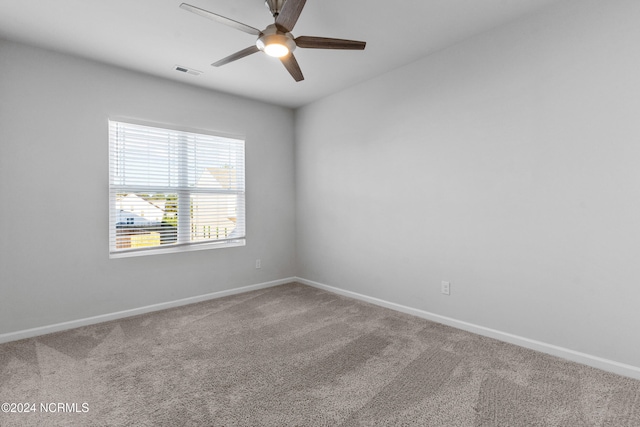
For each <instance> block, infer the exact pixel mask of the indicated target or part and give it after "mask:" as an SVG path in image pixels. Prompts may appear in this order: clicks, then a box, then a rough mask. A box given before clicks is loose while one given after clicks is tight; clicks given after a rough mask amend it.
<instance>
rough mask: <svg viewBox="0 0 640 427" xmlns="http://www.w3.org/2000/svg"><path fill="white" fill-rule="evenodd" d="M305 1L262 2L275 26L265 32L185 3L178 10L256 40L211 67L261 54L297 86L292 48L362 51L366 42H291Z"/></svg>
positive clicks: (306, 38)
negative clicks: (277, 61) (275, 62)
mask: <svg viewBox="0 0 640 427" xmlns="http://www.w3.org/2000/svg"><path fill="white" fill-rule="evenodd" d="M306 1H307V0H265V3H266V5H267V7H268V8H269V10H270V11H271V14H272V15H273V17H274V19H275V23H273V24H271V25H268V26H267V28H265V29H264V30H262V31H261V30H258V29H257V28H254V27H251V26H249V25H246V24H243V23H241V22H238V21H234V20H233V19H230V18H226V17H224V16H221V15H217V14H215V13H213V12H209V11H208V10H204V9H200V8H199V7H195V6H192V5H190V4H187V3H182V4H181V5H180V7H181V8H182V9H184V10H188V11H189V12H193V13H195V14H197V15H200V16H203V17H205V18H208V19H211V20H213V21H216V22H219V23H221V24H225V25H228V26H230V27H233V28H236V29H238V30H240V31H244V32H245V33H249V34H252V35H254V36H258V40H257V41H256V43H255V44H254V45H253V46H249V47H248V48H246V49H243V50H241V51H239V52H236V53H233V54H231V55H229V56H227V57H226V58H223V59H221V60H219V61H217V62H214V63H213V64H211V65H213V66H214V67H220V66H221V65H225V64H228V63H229V62H233V61H236V60H238V59H241V58H244V57H245V56H249V55H251V54H253V53H256V52H259V51H262V52H264V53H266V54H267V55H270V56H273V57H276V58H280V61H281V62H282V64H284V66H285V68H286V69H287V71H289V74H291V76H292V77H293V78H294V79H295V81H297V82H299V81H301V80H304V76H303V75H302V70H301V69H300V66H299V65H298V61H296V58H295V56H293V51H294V50H295V49H296V47H300V48H308V49H347V50H363V49H364V48H365V46H366V42H360V41H355V40H344V39H333V38H327V37H310V36H300V37H295V38H294V37H293V34H291V31H292V30H293V27H294V26H295V25H296V22H297V21H298V18H299V17H300V13H301V12H302V8H303V7H304V5H305V3H306Z"/></svg>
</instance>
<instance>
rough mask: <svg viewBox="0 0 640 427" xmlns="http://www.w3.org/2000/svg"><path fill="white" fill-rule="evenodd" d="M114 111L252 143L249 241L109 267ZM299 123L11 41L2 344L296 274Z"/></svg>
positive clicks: (3, 163)
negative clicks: (36, 330)
mask: <svg viewBox="0 0 640 427" xmlns="http://www.w3.org/2000/svg"><path fill="white" fill-rule="evenodd" d="M193 78H197V77H193ZM113 115H115V116H118V117H130V118H134V119H138V120H142V121H150V122H158V123H165V124H169V125H172V124H173V125H180V126H186V127H189V128H194V129H205V130H214V131H215V130H218V131H222V132H225V133H232V134H241V135H245V136H246V166H247V167H246V170H247V173H246V177H247V245H246V246H245V247H238V248H230V249H216V250H206V251H196V252H189V253H180V254H167V255H158V256H147V257H135V258H127V259H111V260H110V259H109V248H108V229H107V226H106V225H107V224H108V183H109V181H108V135H107V119H108V118H109V117H110V116H113ZM293 119H294V114H293V111H291V110H289V109H285V108H280V107H274V106H270V105H267V104H263V103H259V102H255V101H250V100H246V99H241V98H237V97H233V96H229V95H225V94H220V93H215V92H210V91H206V90H203V89H200V88H195V87H192V86H187V85H182V84H179V83H176V82H170V81H166V80H162V79H157V78H153V77H149V76H146V75H142V74H136V73H133V72H129V71H125V70H122V69H118V68H114V67H110V66H105V65H102V64H98V63H94V62H91V61H86V60H81V59H77V58H74V57H70V56H66V55H62V54H57V53H53V52H48V51H44V50H40V49H36V48H32V47H27V46H24V45H20V44H15V43H11V42H6V41H1V40H0V194H1V195H2V196H1V205H2V207H1V209H0V212H1V214H0V215H1V220H0V245H1V246H0V257H1V258H0V334H2V333H7V332H14V331H20V330H24V329H28V328H33V327H39V326H45V325H50V324H55V323H58V322H64V321H70V320H76V319H82V318H86V317H90V316H96V315H101V314H108V313H114V312H118V311H122V310H127V309H134V308H138V307H143V306H146V305H151V304H157V303H163V302H168V301H174V300H177V299H182V298H187V297H192V296H199V295H203V294H207V293H211V292H216V291H221V290H226V289H232V288H237V287H240V286H245V285H253V284H258V283H263V282H267V281H271V280H276V279H282V278H286V277H292V276H293V275H294V274H295V269H294V253H293V248H294V226H293V224H294V154H293V153H294V149H293V142H294V141H293V129H294V127H293ZM257 258H260V259H261V260H262V268H261V269H259V270H257V269H255V260H256V259H257Z"/></svg>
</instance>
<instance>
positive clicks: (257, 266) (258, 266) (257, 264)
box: [256, 259, 262, 268]
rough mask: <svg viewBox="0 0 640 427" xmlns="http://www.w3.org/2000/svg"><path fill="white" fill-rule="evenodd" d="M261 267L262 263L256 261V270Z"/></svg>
mask: <svg viewBox="0 0 640 427" xmlns="http://www.w3.org/2000/svg"><path fill="white" fill-rule="evenodd" d="M260 267H262V263H261V262H260V260H259V259H257V260H256V268H260Z"/></svg>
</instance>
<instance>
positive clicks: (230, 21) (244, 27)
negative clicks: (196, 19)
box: [180, 3, 262, 36]
mask: <svg viewBox="0 0 640 427" xmlns="http://www.w3.org/2000/svg"><path fill="white" fill-rule="evenodd" d="M180 8H182V9H184V10H188V11H189V12H193V13H195V14H196V15H200V16H203V17H205V18H208V19H211V20H212V21H216V22H219V23H221V24H225V25H228V26H230V27H233V28H235V29H237V30H240V31H244V32H245V33H249V34H253V35H254V36H259V35H260V34H262V33H261V31H260V30H259V29H257V28H253V27H251V26H249V25H246V24H243V23H242V22H238V21H234V20H233V19H229V18H226V17H224V16H222V15H217V14H215V13H213V12H209V11H208V10H204V9H200V8H199V7H195V6H191V5H190V4H187V3H182V4H181V5H180Z"/></svg>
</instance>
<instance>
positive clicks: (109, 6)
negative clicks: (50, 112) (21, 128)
mask: <svg viewBox="0 0 640 427" xmlns="http://www.w3.org/2000/svg"><path fill="white" fill-rule="evenodd" d="M182 1H183V0H55V1H52V0H1V1H0V38H4V39H8V40H16V41H19V42H25V43H29V44H33V45H37V46H42V47H45V48H49V49H53V50H57V51H61V52H66V53H71V54H74V55H78V56H82V57H87V58H91V59H95V60H98V61H102V62H106V63H111V64H115V65H118V66H121V67H125V68H129V69H133V70H137V71H142V72H145V73H149V74H153V75H157V76H162V77H166V78H169V79H173V80H178V81H182V82H185V83H189V84H194V85H199V86H203V87H208V88H211V89H216V90H220V91H224V92H229V93H233V94H237V95H241V96H246V97H249V98H253V99H259V100H263V101H267V102H270V103H273V104H278V105H282V106H287V107H299V106H302V105H305V104H307V103H309V102H312V101H314V100H316V99H319V98H322V97H324V96H327V95H329V94H331V93H334V92H337V91H339V90H341V89H343V88H346V87H348V86H351V85H354V84H357V83H358V82H362V81H365V80H368V79H370V78H372V77H374V76H376V75H379V74H382V73H384V72H386V71H389V70H392V69H394V68H398V67H400V66H402V65H405V64H408V63H410V62H413V61H415V60H417V59H419V58H422V57H424V56H426V55H428V54H430V53H432V52H434V51H437V50H440V49H442V48H444V47H446V46H450V45H452V44H455V43H458V42H460V41H461V40H464V39H466V38H469V37H471V36H473V35H476V34H479V33H482V32H485V31H487V30H489V29H491V28H494V27H496V26H499V25H503V24H506V23H508V22H512V21H514V20H517V19H519V18H521V17H523V16H524V15H527V14H531V13H536V12H537V11H539V10H540V9H542V8H544V7H548V6H549V5H551V4H552V3H558V2H559V1H562V0H405V1H395V2H392V1H388V0H308V1H307V4H306V6H305V8H304V10H303V11H302V15H301V17H300V19H299V20H298V23H297V24H296V27H295V29H294V31H293V33H294V35H295V36H300V35H308V36H323V37H335V38H345V39H353V40H363V41H366V42H367V47H366V49H365V50H364V51H338V50H317V49H297V50H296V51H295V55H296V58H297V59H298V63H299V64H300V67H301V68H302V71H303V73H304V76H305V80H304V81H302V82H299V83H296V82H295V81H294V80H293V79H292V78H291V76H290V75H289V73H288V72H287V71H286V70H285V68H284V67H283V66H282V64H280V62H279V61H278V60H277V59H274V58H270V57H268V56H266V55H264V54H262V53H261V52H260V53H256V54H254V55H251V56H249V57H246V58H244V59H241V60H238V61H236V62H233V63H230V64H227V65H225V66H223V67H220V68H215V67H212V66H211V63H212V62H215V61H217V60H219V59H222V58H223V57H225V56H227V55H229V54H231V53H234V52H236V51H238V50H241V49H244V48H246V47H248V46H250V45H252V44H253V43H255V37H254V36H252V35H249V34H247V33H244V32H241V31H238V30H236V29H233V28H230V27H227V26H225V25H222V24H219V23H217V22H214V21H210V20H208V19H205V18H202V17H200V16H198V15H195V14H193V13H190V12H187V11H185V10H182V9H180V8H179V7H178V6H179V5H180V4H181V3H182ZM184 1H185V2H186V3H190V4H192V5H194V6H197V7H200V8H203V9H207V10H209V11H212V12H214V13H217V14H220V15H223V16H226V17H229V18H231V19H234V20H236V21H240V22H243V23H245V24H248V25H250V26H252V27H256V28H259V29H263V28H264V27H266V26H267V25H268V24H271V23H273V18H272V17H271V14H270V12H269V10H268V9H267V7H266V6H265V5H264V0H184ZM175 65H181V66H185V67H189V68H193V69H196V70H200V71H203V74H201V75H199V76H191V75H188V74H184V73H180V72H178V71H175V70H174V66H175ZM42 72H43V73H46V70H45V69H43V70H42Z"/></svg>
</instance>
